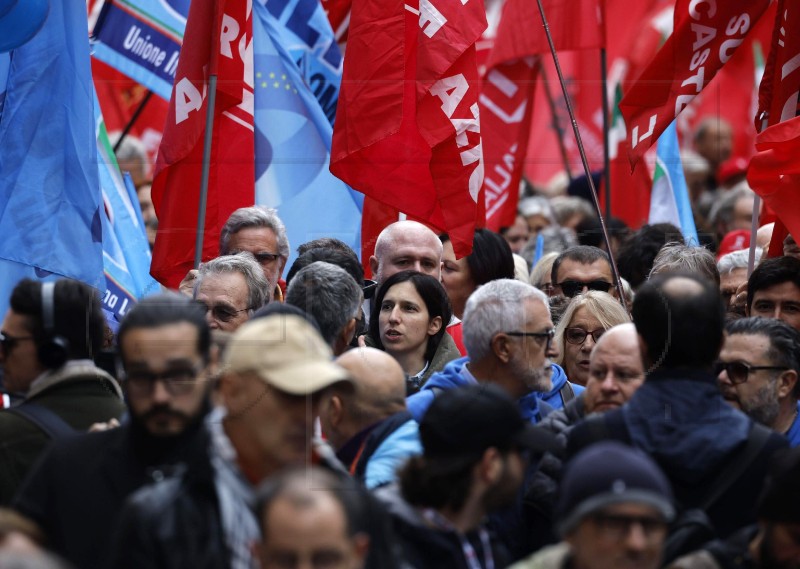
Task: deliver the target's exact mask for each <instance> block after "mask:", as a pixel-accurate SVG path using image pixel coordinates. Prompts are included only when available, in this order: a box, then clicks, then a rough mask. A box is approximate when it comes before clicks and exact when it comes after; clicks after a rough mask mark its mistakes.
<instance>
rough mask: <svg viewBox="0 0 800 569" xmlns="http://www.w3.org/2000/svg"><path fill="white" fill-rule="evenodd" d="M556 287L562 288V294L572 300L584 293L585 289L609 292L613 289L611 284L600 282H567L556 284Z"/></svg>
mask: <svg viewBox="0 0 800 569" xmlns="http://www.w3.org/2000/svg"><path fill="white" fill-rule="evenodd" d="M554 286H558V287H561V292H563V293H564V296H568V297H569V298H572V297H573V296H575V295H577V294H580V293H581V292H583V289H584V288H586V289H588V290H597V291H600V292H608V291H609V289H610V288H611V283H609V282H606V281H600V280H597V281H588V282H583V281H573V280H566V281H563V282H560V283H556V284H555V285H554Z"/></svg>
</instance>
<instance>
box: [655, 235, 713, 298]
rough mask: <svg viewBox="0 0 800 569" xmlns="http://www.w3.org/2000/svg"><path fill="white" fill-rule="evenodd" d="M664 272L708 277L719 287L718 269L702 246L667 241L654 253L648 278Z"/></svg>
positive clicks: (710, 255) (709, 252) (709, 253)
mask: <svg viewBox="0 0 800 569" xmlns="http://www.w3.org/2000/svg"><path fill="white" fill-rule="evenodd" d="M664 273H691V274H693V275H697V276H699V277H703V278H705V279H708V280H709V281H711V282H714V283H716V284H717V288H719V271H718V270H717V263H716V261H715V260H714V255H712V254H711V251H709V250H708V249H706V248H704V247H693V246H691V245H683V244H682V243H667V244H666V245H664V246H663V247H662V248H661V250H660V251H659V252H658V255H656V258H655V260H654V261H653V268H652V269H650V274H649V275H648V277H647V278H648V279H651V278H653V277H654V276H655V275H660V274H664Z"/></svg>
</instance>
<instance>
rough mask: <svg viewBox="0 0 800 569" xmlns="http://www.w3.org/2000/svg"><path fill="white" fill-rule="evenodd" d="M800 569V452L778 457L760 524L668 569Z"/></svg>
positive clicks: (762, 502)
mask: <svg viewBox="0 0 800 569" xmlns="http://www.w3.org/2000/svg"><path fill="white" fill-rule="evenodd" d="M727 568H739V569H798V568H800V449H796V448H795V449H791V450H787V451H783V452H781V453H780V454H776V455H775V458H774V459H773V462H772V465H771V469H770V476H769V477H768V478H767V481H766V484H765V485H764V492H763V493H762V494H761V499H760V502H759V507H758V523H757V524H756V525H753V526H750V527H747V528H745V529H743V530H741V531H740V532H738V533H736V534H734V535H733V536H732V537H731V538H730V539H728V540H726V541H719V540H718V541H712V542H711V543H709V544H707V545H705V546H704V547H703V549H701V550H700V551H697V552H694V553H690V554H689V555H686V556H684V557H681V558H680V559H677V560H676V561H675V562H674V563H673V564H672V565H670V566H669V569H727Z"/></svg>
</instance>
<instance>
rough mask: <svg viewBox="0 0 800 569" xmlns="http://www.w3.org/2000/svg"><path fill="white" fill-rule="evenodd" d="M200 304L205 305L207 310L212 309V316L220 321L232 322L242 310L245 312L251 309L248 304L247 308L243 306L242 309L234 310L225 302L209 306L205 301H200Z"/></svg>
mask: <svg viewBox="0 0 800 569" xmlns="http://www.w3.org/2000/svg"><path fill="white" fill-rule="evenodd" d="M198 302H200V301H198ZM200 304H202V305H203V306H204V307H205V309H206V312H208V311H209V310H210V311H211V316H212V317H213V318H214V320H218V321H220V322H230V321H231V320H233V319H234V318H236V315H237V314H239V313H240V312H244V311H245V310H250V309H251V307H250V306H248V307H247V308H242V309H241V310H234V309H233V308H231V307H230V306H225V305H224V304H215V305H214V306H209V305H208V304H206V303H205V302H200Z"/></svg>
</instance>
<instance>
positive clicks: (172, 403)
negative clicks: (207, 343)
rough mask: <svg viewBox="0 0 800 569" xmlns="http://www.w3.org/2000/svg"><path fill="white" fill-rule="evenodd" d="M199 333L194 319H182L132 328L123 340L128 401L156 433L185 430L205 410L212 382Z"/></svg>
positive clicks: (135, 413)
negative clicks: (158, 324)
mask: <svg viewBox="0 0 800 569" xmlns="http://www.w3.org/2000/svg"><path fill="white" fill-rule="evenodd" d="M197 333H198V332H197V328H196V327H195V326H193V325H192V324H190V323H189V322H177V323H175V324H168V325H166V326H158V327H156V328H132V329H131V330H129V331H128V333H127V334H126V335H125V336H124V337H123V338H122V344H121V346H120V354H121V356H122V361H123V363H124V365H125V375H126V379H125V382H124V386H125V391H126V394H127V399H128V405H129V407H130V411H131V414H132V415H134V416H135V417H136V419H137V420H138V421H139V422H140V423H141V424H142V425H143V426H144V427H145V429H147V431H148V432H149V433H150V434H151V435H153V436H157V437H158V436H172V435H178V434H180V433H181V432H183V430H184V429H185V428H186V426H187V425H188V424H189V423H191V422H192V421H193V420H194V419H196V418H197V416H198V414H199V413H200V412H201V410H202V408H203V402H204V400H205V398H206V396H207V395H208V389H209V383H208V380H207V376H206V366H205V364H204V362H203V359H202V357H201V355H200V354H199V353H198V352H197Z"/></svg>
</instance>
